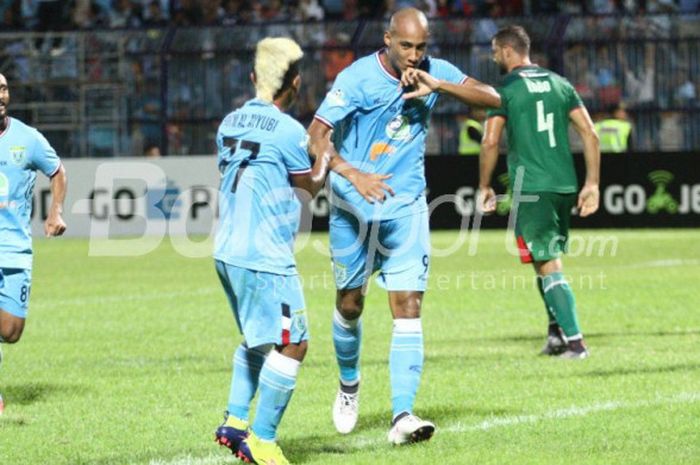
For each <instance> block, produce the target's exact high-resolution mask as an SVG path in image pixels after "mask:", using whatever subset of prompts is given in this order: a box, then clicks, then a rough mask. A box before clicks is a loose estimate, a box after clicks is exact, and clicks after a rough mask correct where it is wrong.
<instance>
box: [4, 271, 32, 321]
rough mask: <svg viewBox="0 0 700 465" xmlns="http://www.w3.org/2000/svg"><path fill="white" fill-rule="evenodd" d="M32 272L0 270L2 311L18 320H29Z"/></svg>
mask: <svg viewBox="0 0 700 465" xmlns="http://www.w3.org/2000/svg"><path fill="white" fill-rule="evenodd" d="M31 288H32V271H31V270H27V269H24V268H0V309H2V310H4V311H6V312H7V313H9V314H11V315H14V316H16V317H18V318H27V310H28V309H29V293H30V291H31Z"/></svg>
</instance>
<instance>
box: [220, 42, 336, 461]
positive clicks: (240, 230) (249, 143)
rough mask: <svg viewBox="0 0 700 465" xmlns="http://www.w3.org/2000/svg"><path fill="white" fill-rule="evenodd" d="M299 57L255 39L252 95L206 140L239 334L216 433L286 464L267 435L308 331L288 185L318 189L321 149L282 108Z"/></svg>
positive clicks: (323, 163)
mask: <svg viewBox="0 0 700 465" xmlns="http://www.w3.org/2000/svg"><path fill="white" fill-rule="evenodd" d="M302 55H303V53H302V50H301V48H299V45H297V43H296V42H294V41H293V40H291V39H287V38H267V39H263V40H262V41H260V42H259V43H258V45H257V48H256V55H255V71H254V73H253V76H252V79H253V82H254V84H255V88H256V98H255V99H252V100H249V101H248V102H246V103H245V104H244V105H243V106H242V107H241V108H239V109H237V110H235V111H234V112H232V113H230V114H229V115H228V116H226V117H225V118H224V120H223V122H222V123H221V125H220V126H219V131H218V134H217V139H216V140H217V146H218V165H219V170H220V172H221V187H220V192H219V209H220V215H219V226H218V230H217V234H216V241H215V248H214V258H215V263H216V271H217V273H218V275H219V279H220V280H221V284H222V285H223V287H224V291H225V292H226V295H227V297H228V299H229V303H230V305H231V308H232V310H233V314H234V316H235V319H236V323H237V324H238V327H239V329H240V331H241V333H242V334H243V337H244V340H243V342H242V343H241V344H240V345H239V346H238V348H237V349H236V351H235V354H234V357H233V375H232V379H231V390H230V394H229V400H228V406H227V412H226V418H225V420H224V423H223V424H222V425H221V426H220V427H219V428H218V429H217V431H216V441H217V442H218V443H219V444H221V445H224V446H226V447H228V448H229V449H231V451H232V452H233V453H234V454H236V455H237V456H238V457H239V458H241V459H243V460H244V461H246V462H252V463H275V464H278V465H282V464H286V463H289V462H288V461H287V459H286V458H285V457H284V454H283V453H282V450H281V449H280V448H279V446H278V445H277V443H276V433H277V426H278V425H279V423H280V420H281V419H282V415H283V414H284V411H285V409H286V407H287V404H288V402H289V400H290V398H291V396H292V392H293V391H294V387H295V383H296V378H297V373H298V371H299V366H300V364H301V362H302V360H303V359H304V356H305V354H306V350H307V345H308V343H307V341H308V337H309V333H308V327H307V316H306V310H305V304H304V296H303V293H302V289H301V284H300V280H299V276H298V274H297V268H296V263H295V260H294V254H293V243H294V237H295V235H296V233H297V230H298V228H299V217H300V210H301V204H300V201H299V199H298V198H297V193H299V192H301V193H302V194H304V193H305V194H304V195H306V196H307V199H310V198H311V196H313V195H315V194H316V193H317V192H318V191H319V189H320V188H321V187H322V186H323V184H324V181H325V178H326V173H327V170H328V165H329V160H330V155H328V154H326V153H322V154H320V155H319V156H318V157H316V159H315V161H314V162H313V166H312V164H311V161H310V158H309V154H308V152H307V145H308V135H307V133H306V130H305V129H304V127H303V126H302V125H301V124H300V123H298V122H297V121H296V120H295V119H293V118H292V117H291V116H289V115H288V114H286V113H285V111H286V110H287V109H288V108H289V107H290V106H291V105H292V104H293V102H294V100H295V98H296V96H297V94H298V92H299V88H300V85H301V77H300V73H299V62H300V60H301V58H302ZM295 188H298V189H295ZM299 189H301V190H299ZM256 392H258V394H259V396H258V402H257V409H256V412H255V416H254V420H253V422H252V423H250V421H249V410H250V403H251V401H252V400H253V397H254V396H255V394H256Z"/></svg>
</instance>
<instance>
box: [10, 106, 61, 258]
mask: <svg viewBox="0 0 700 465" xmlns="http://www.w3.org/2000/svg"><path fill="white" fill-rule="evenodd" d="M7 120H8V126H7V128H6V129H5V131H4V132H3V133H2V134H0V268H21V269H27V270H29V269H31V268H32V229H31V215H32V193H33V191H34V181H35V180H36V171H37V170H39V171H41V172H42V173H44V174H45V175H46V176H48V177H52V176H53V175H54V174H56V172H58V169H59V168H60V166H61V160H60V159H59V158H58V155H56V151H55V150H54V149H53V147H51V145H50V144H49V142H48V141H47V140H46V138H45V137H44V136H42V135H41V133H40V132H39V131H37V130H36V129H34V128H33V127H30V126H27V125H26V124H24V123H23V122H21V121H20V120H18V119H15V118H9V117H8V118H7Z"/></svg>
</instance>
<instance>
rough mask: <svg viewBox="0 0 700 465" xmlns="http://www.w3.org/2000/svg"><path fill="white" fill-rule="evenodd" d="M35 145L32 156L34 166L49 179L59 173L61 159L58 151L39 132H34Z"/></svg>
mask: <svg viewBox="0 0 700 465" xmlns="http://www.w3.org/2000/svg"><path fill="white" fill-rule="evenodd" d="M34 135H35V143H34V150H32V153H31V155H30V157H31V159H30V160H31V164H32V166H33V167H34V168H35V169H37V170H39V171H41V172H42V173H44V175H46V176H48V177H49V178H50V177H52V176H53V175H54V174H56V173H57V172H58V169H59V168H60V166H61V159H60V158H58V155H57V154H56V151H55V150H54V148H53V147H51V144H49V141H48V140H46V138H45V137H44V136H43V135H42V134H41V133H40V132H39V131H34Z"/></svg>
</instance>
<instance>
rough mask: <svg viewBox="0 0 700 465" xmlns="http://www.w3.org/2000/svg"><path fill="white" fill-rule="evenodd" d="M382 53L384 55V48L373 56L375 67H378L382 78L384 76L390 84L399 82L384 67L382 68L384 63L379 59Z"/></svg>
mask: <svg viewBox="0 0 700 465" xmlns="http://www.w3.org/2000/svg"><path fill="white" fill-rule="evenodd" d="M382 53H386V48H382V49H380V50H378V51H377V53H375V54H374V56H375V57H376V58H377V65H379V69H381V70H382V73H383V74H384V76H386V77H387V79H389V80H390V81H391V82H395V83H398V82H400V81H399V79H398V78H397V77H394V75H393V74H391V72H390V71H389V70H388V69H387V68H386V66H384V62H383V61H382V59H381V55H382Z"/></svg>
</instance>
